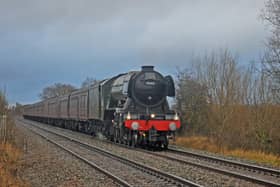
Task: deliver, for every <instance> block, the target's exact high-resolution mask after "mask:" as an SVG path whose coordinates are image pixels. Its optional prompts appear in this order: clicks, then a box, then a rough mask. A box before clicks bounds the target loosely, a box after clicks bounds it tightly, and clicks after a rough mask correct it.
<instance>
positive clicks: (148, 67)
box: [142, 66, 154, 71]
mask: <svg viewBox="0 0 280 187" xmlns="http://www.w3.org/2000/svg"><path fill="white" fill-rule="evenodd" d="M142 71H154V66H142Z"/></svg>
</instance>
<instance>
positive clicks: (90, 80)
mask: <svg viewBox="0 0 280 187" xmlns="http://www.w3.org/2000/svg"><path fill="white" fill-rule="evenodd" d="M96 82H98V81H97V80H96V79H95V78H92V77H87V78H86V79H85V80H84V81H83V82H82V85H81V87H82V88H86V87H89V86H90V85H92V84H95V83H96Z"/></svg>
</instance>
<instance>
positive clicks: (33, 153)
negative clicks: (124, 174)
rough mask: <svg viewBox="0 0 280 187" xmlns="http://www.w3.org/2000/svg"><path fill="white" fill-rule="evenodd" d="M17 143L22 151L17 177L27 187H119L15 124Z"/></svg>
mask: <svg viewBox="0 0 280 187" xmlns="http://www.w3.org/2000/svg"><path fill="white" fill-rule="evenodd" d="M16 125H17V130H16V142H17V145H18V146H20V147H22V148H23V157H22V159H21V164H20V167H19V168H18V175H19V177H21V178H22V179H24V180H25V181H27V182H28V183H29V184H30V186H36V187H38V186H42V187H44V186H60V187H64V186H65V187H66V186H67V187H68V186H76V187H80V186H104V187H105V186H110V187H114V186H118V185H117V184H115V183H114V181H113V180H112V179H110V178H108V177H107V176H105V175H103V174H102V173H100V172H99V171H97V170H95V169H93V168H92V167H90V166H89V165H87V164H86V163H84V162H82V161H80V160H78V159H77V158H75V157H74V156H72V155H70V154H69V153H67V152H65V151H63V150H61V149H60V148H58V147H56V146H55V145H53V144H51V143H49V142H47V141H46V140H44V139H43V138H41V137H40V136H38V135H35V134H34V133H32V132H30V131H29V130H27V129H26V128H24V127H23V126H22V123H21V122H19V121H17V122H16Z"/></svg>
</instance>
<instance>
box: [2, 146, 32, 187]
mask: <svg viewBox="0 0 280 187" xmlns="http://www.w3.org/2000/svg"><path fill="white" fill-rule="evenodd" d="M20 156H21V152H20V151H19V149H17V148H15V147H14V146H13V145H12V144H10V143H5V144H4V143H0V186H2V187H6V186H9V187H10V186H11V187H26V186H27V184H26V183H25V182H24V181H22V180H21V179H19V178H18V177H17V169H18V161H19V159H20Z"/></svg>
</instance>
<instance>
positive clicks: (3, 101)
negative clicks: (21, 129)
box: [0, 90, 8, 114]
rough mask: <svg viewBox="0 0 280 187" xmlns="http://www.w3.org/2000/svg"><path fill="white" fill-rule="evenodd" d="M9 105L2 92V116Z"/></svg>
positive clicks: (0, 97) (0, 111)
mask: <svg viewBox="0 0 280 187" xmlns="http://www.w3.org/2000/svg"><path fill="white" fill-rule="evenodd" d="M7 106H8V103H7V100H6V96H5V94H4V92H2V91H1V90H0V114H3V113H5V111H6V109H7Z"/></svg>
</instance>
